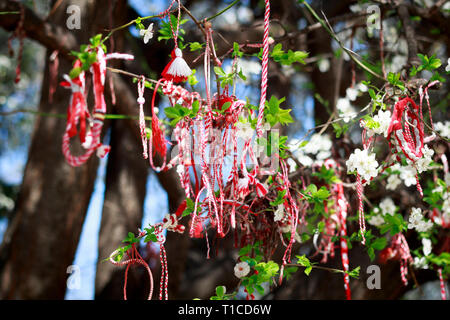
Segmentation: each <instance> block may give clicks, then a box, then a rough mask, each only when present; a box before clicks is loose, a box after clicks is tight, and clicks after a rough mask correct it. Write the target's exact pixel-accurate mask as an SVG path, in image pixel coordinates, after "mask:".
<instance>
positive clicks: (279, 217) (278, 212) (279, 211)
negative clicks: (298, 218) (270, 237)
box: [273, 204, 284, 221]
mask: <svg viewBox="0 0 450 320" xmlns="http://www.w3.org/2000/svg"><path fill="white" fill-rule="evenodd" d="M283 218H284V205H283V204H280V205H279V206H278V208H277V210H276V211H275V216H274V219H273V220H274V221H281V220H283Z"/></svg>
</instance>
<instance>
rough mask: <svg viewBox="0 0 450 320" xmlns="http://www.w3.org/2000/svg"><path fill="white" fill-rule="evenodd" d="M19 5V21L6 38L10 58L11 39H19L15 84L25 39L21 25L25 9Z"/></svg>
mask: <svg viewBox="0 0 450 320" xmlns="http://www.w3.org/2000/svg"><path fill="white" fill-rule="evenodd" d="M19 5H20V19H19V22H18V24H17V28H16V30H14V32H13V33H12V34H11V36H10V37H9V38H8V51H9V55H10V56H11V57H12V56H14V51H13V49H12V39H14V38H18V39H19V51H18V53H17V66H16V78H15V80H14V82H15V83H19V82H20V74H21V65H22V55H23V40H24V38H25V30H24V28H23V24H24V21H25V8H24V6H23V4H21V3H19Z"/></svg>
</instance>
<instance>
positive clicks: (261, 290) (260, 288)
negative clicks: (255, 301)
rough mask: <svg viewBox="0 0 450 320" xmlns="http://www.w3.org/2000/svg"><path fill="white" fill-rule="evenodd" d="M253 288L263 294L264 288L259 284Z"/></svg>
mask: <svg viewBox="0 0 450 320" xmlns="http://www.w3.org/2000/svg"><path fill="white" fill-rule="evenodd" d="M255 289H256V291H258V293H259V294H260V295H264V288H263V287H262V286H261V285H259V284H257V285H255Z"/></svg>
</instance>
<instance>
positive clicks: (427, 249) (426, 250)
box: [422, 238, 431, 256]
mask: <svg viewBox="0 0 450 320" xmlns="http://www.w3.org/2000/svg"><path fill="white" fill-rule="evenodd" d="M422 245H423V254H424V255H425V256H428V255H429V254H430V253H431V240H430V239H427V238H423V239H422Z"/></svg>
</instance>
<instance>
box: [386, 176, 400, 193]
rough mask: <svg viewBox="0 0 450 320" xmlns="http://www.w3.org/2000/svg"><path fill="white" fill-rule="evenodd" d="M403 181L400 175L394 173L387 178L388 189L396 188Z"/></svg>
mask: <svg viewBox="0 0 450 320" xmlns="http://www.w3.org/2000/svg"><path fill="white" fill-rule="evenodd" d="M401 182H402V180H400V178H399V177H398V175H396V174H392V175H390V176H389V177H388V179H387V185H386V189H388V190H395V189H396V188H397V186H398V185H399V184H400V183H401Z"/></svg>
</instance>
